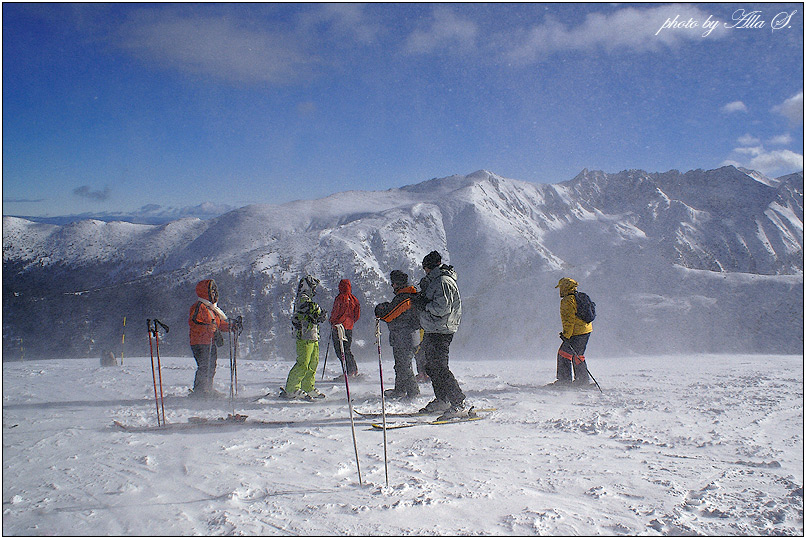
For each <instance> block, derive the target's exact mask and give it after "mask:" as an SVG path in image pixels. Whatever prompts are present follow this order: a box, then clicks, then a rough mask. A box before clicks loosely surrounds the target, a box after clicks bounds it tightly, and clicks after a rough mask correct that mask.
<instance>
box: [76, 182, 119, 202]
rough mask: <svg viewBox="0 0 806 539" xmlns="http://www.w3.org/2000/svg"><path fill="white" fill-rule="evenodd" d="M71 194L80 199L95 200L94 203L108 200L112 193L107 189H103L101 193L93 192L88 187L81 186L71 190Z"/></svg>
mask: <svg viewBox="0 0 806 539" xmlns="http://www.w3.org/2000/svg"><path fill="white" fill-rule="evenodd" d="M73 194H74V195H76V196H78V197H81V198H87V199H89V200H96V201H99V202H100V201H103V200H109V197H110V196H111V195H112V191H111V190H110V189H109V187H104V188H103V190H101V191H93V190H92V188H90V186H89V185H82V186H81V187H76V188H75V189H73Z"/></svg>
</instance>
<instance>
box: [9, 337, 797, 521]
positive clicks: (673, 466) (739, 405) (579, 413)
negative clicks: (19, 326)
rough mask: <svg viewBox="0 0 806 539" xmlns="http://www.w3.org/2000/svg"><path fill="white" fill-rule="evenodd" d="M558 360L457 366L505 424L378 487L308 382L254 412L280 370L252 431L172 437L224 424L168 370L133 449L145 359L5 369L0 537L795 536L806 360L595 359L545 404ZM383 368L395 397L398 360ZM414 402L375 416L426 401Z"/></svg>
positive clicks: (374, 391)
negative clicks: (162, 421)
mask: <svg viewBox="0 0 806 539" xmlns="http://www.w3.org/2000/svg"><path fill="white" fill-rule="evenodd" d="M322 354H323V355H324V350H323V351H322ZM552 355H553V354H552V353H547V354H545V357H543V358H541V359H540V360H514V359H511V360H509V359H497V360H487V361H478V360H473V361H469V360H462V359H461V358H453V359H452V360H451V365H452V369H453V371H454V373H455V374H456V375H457V378H458V379H459V381H460V384H461V386H462V388H463V389H464V391H465V393H466V394H467V396H468V400H469V402H471V403H472V404H474V405H475V406H477V407H484V408H497V410H496V411H494V412H491V413H489V414H488V417H487V418H486V419H485V420H483V421H477V422H471V423H462V424H456V425H444V426H418V427H415V428H408V429H399V430H390V431H388V433H387V437H388V463H389V486H388V487H387V486H386V483H385V479H384V446H383V433H382V432H381V431H373V430H368V429H369V423H370V421H369V420H366V419H357V420H356V436H357V444H358V455H359V457H360V464H361V471H362V474H363V481H364V484H363V486H360V485H359V483H358V477H357V473H356V464H355V453H354V449H353V443H352V436H351V429H350V423H349V414H348V408H347V404H346V397H345V389H344V386H343V384H337V383H334V382H332V381H329V382H324V383H322V384H320V385H319V387H320V389H321V390H323V391H324V392H325V393H326V394H327V395H328V398H327V399H326V400H325V401H324V402H317V403H286V402H279V401H276V400H274V399H264V400H260V401H257V402H254V398H255V397H257V396H259V395H262V394H264V393H266V392H267V391H274V390H275V389H276V388H277V387H279V386H280V385H281V384H283V382H284V381H285V377H286V375H287V373H288V370H289V368H290V367H291V363H290V362H279V363H270V362H262V361H240V362H239V366H238V367H239V368H238V377H239V382H240V387H239V396H238V398H237V400H236V401H234V403H233V404H234V411H236V412H237V413H240V414H246V415H248V416H249V417H248V419H247V420H246V422H245V423H243V424H234V425H227V426H223V427H221V426H193V427H191V428H185V429H180V428H170V424H174V423H178V424H185V425H187V420H188V418H189V417H191V416H200V417H207V418H217V417H223V416H226V415H227V414H228V413H231V412H232V411H233V410H232V408H231V407H230V401H229V400H228V399H222V400H218V401H204V402H198V401H193V400H190V399H188V398H186V397H185V395H186V394H187V390H188V385H189V384H190V383H191V382H192V378H193V373H194V367H195V364H194V362H193V360H192V359H191V358H189V357H184V358H178V357H177V358H174V357H171V358H163V359H162V363H163V368H162V376H163V385H164V391H165V395H166V398H165V412H166V415H167V419H168V422H169V428H168V429H164V430H163V431H146V432H142V431H123V430H121V429H119V428H117V427H115V426H114V425H113V421H114V420H117V421H119V422H121V423H123V424H125V425H129V426H148V425H156V422H157V420H156V411H155V402H154V389H153V385H152V378H151V366H150V359H149V358H148V357H146V358H143V357H138V358H134V357H133V358H126V359H125V360H124V366H123V367H119V368H118V367H100V366H99V364H98V361H97V360H51V361H32V362H15V363H8V362H6V363H3V534H4V535H84V536H90V535H206V534H210V535H381V534H383V535H433V534H444V535H465V534H468V535H476V534H490V535H549V534H552V535H572V534H575V535H620V534H642V535H681V534H705V535H766V534H776V535H779V534H780V535H803V533H804V526H803V358H802V357H801V356H673V357H640V358H629V359H621V358H619V359H616V358H613V359H601V358H596V357H591V358H589V359H590V369H591V371H592V372H593V374H594V376H595V377H596V379H597V380H598V381H599V383H600V384H601V386H602V389H603V390H604V392H603V393H599V391H596V390H583V391H556V390H549V389H546V388H542V387H540V386H542V384H544V383H546V382H549V381H551V380H552V379H553V371H554V362H553V359H552ZM359 365H360V367H361V368H362V369H363V371H364V372H365V373H366V375H365V378H364V379H363V380H361V381H356V382H354V383H353V384H352V385H351V392H352V394H353V396H354V403H355V408H356V409H357V410H360V411H374V410H380V398H379V391H378V389H379V383H378V364H377V359H376V360H375V361H374V362H372V361H370V359H368V358H365V361H363V362H361V363H360V364H359ZM228 366H229V362H228V360H225V359H223V360H222V359H220V360H219V370H218V373H217V375H216V378H217V384H218V389H220V390H222V391H225V390H227V389H228V387H229V379H230V376H229V368H228ZM336 368H337V363H336V362H335V361H334V358H333V357H332V354H331V357H330V359H329V364H328V371H329V372H328V376H327V378H332V377H333V376H335V375H336V374H337V372H336V370H335V369H336ZM384 372H385V374H386V381H385V384H386V387H391V385H392V381H393V376H394V374H393V369H392V365H391V354H387V357H385V358H384ZM320 373H321V367H320ZM421 387H422V388H423V390H424V391H423V395H422V397H421V398H420V399H419V400H418V402H417V403H415V404H409V405H408V406H404V405H402V404H400V403H387V411H389V412H392V411H402V410H403V409H404V408H405V409H411V408H416V407H417V406H418V405H422V404H425V403H426V402H427V401H428V400H430V399H431V397H432V395H433V393H432V391H431V388H430V386H421ZM260 420H262V421H265V422H264V423H253V421H260Z"/></svg>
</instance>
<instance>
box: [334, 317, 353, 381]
mask: <svg viewBox="0 0 806 539" xmlns="http://www.w3.org/2000/svg"><path fill="white" fill-rule="evenodd" d="M331 337H332V338H333V349H334V350H336V357H337V358H339V360H346V361H347V363H346V364H347V374H348V375H349V376H353V375H354V374H356V373H358V365H357V364H356V362H355V357H354V356H353V352H352V350H350V347H351V346H352V345H353V330H352V329H345V330H344V338H345V340H344V356H345V358H342V357H341V348H340V347H339V332H338V331H336V328H335V327H334V328H333V330H332V333H331Z"/></svg>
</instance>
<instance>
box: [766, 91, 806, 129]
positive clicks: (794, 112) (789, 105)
mask: <svg viewBox="0 0 806 539" xmlns="http://www.w3.org/2000/svg"><path fill="white" fill-rule="evenodd" d="M772 111H773V112H776V113H778V114H780V115H782V116H784V117H785V118H787V119H788V120H789V121H790V122H791V123H792V124H793V125H801V124H802V123H803V92H802V91H801V92H799V93H797V94H795V95H793V96H792V97H790V98H789V99H787V100H786V101H784V102H783V103H781V104H780V105H777V106H775V107H773V108H772Z"/></svg>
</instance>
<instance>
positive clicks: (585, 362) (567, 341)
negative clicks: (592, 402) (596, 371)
mask: <svg viewBox="0 0 806 539" xmlns="http://www.w3.org/2000/svg"><path fill="white" fill-rule="evenodd" d="M563 340H564V341H565V343H567V344H568V348H570V349H571V352H573V354H574V357H576V358H581V357H582V356H580V355H579V354H577V351H576V350H574V347H573V346H571V341H570V340H565V339H563ZM580 363H584V364H585V370H586V371H587V373H588V376H590V377H591V380H593V383H594V384H596V387H597V388H598V389H599V393H604V391H602V388H601V387H600V386H599V382H597V381H596V378H594V377H593V375H592V374H591V371H590V369H589V368H588V362H587V361H585V360H584V359H583V360H582V361H581V362H580Z"/></svg>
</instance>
